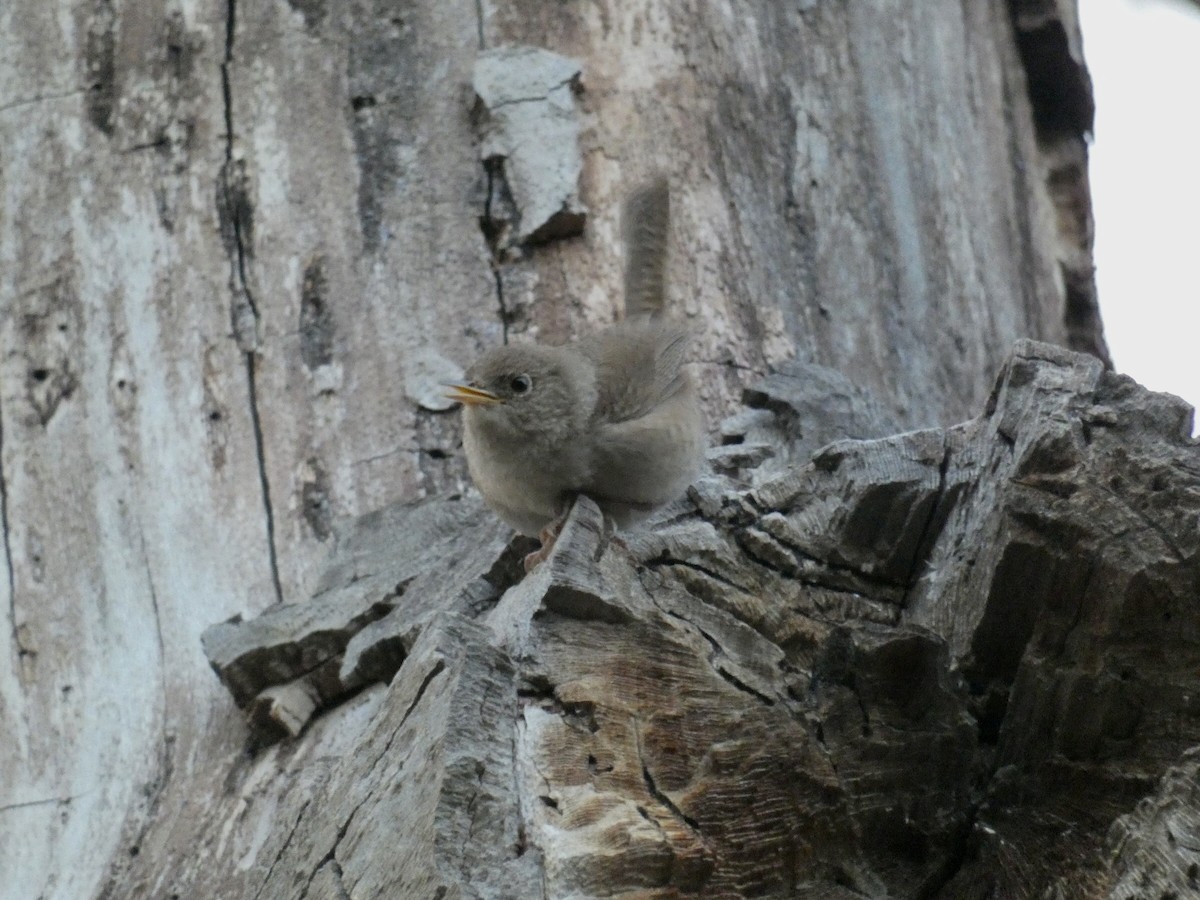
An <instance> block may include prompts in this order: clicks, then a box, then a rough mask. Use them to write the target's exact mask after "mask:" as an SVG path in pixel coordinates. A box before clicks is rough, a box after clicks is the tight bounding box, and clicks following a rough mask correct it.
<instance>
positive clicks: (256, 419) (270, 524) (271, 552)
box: [246, 353, 283, 603]
mask: <svg viewBox="0 0 1200 900" xmlns="http://www.w3.org/2000/svg"><path fill="white" fill-rule="evenodd" d="M256 360H257V356H256V355H255V354H254V353H247V354H246V383H247V386H248V387H249V391H250V422H251V425H252V426H253V428H254V450H255V455H256V456H257V458H258V481H259V485H260V486H261V488H262V498H263V513H264V514H265V516H266V525H267V555H268V557H269V560H270V564H271V584H272V585H273V586H274V588H275V602H276V603H283V585H282V583H281V582H280V580H279V554H278V552H277V550H276V547H275V512H274V509H273V507H272V506H271V482H270V479H269V478H268V477H267V458H266V452H265V449H264V443H263V430H262V419H261V417H260V416H259V412H258V387H257V383H256V375H255V369H256V365H255V362H256Z"/></svg>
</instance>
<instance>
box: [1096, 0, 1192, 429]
mask: <svg viewBox="0 0 1200 900" xmlns="http://www.w3.org/2000/svg"><path fill="white" fill-rule="evenodd" d="M1079 6H1080V12H1081V14H1082V17H1083V40H1084V54H1085V55H1086V57H1087V62H1088V67H1089V69H1090V70H1091V73H1092V80H1093V82H1094V84H1095V91H1096V136H1095V141H1094V143H1093V144H1092V147H1091V165H1090V171H1091V182H1092V197H1093V200H1094V202H1095V214H1096V251H1095V258H1096V280H1097V286H1098V289H1099V295H1100V310H1101V315H1102V317H1103V319H1104V326H1105V334H1106V337H1107V338H1108V345H1109V348H1110V349H1111V351H1112V355H1113V362H1114V364H1115V365H1116V367H1117V370H1118V371H1120V372H1124V373H1125V374H1127V375H1131V376H1132V377H1134V378H1136V379H1137V380H1138V381H1140V382H1141V383H1142V384H1144V385H1145V386H1146V387H1149V388H1151V389H1153V390H1157V391H1169V392H1171V393H1173V394H1178V395H1179V396H1181V397H1183V398H1184V399H1186V400H1187V401H1188V402H1189V403H1191V404H1192V405H1193V406H1194V405H1196V404H1198V403H1200V352H1198V350H1197V344H1198V343H1200V340H1198V339H1200V8H1197V7H1196V6H1195V5H1192V4H1189V3H1186V2H1183V0H1080V2H1079Z"/></svg>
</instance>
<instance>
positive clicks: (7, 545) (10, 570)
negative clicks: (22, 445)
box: [0, 406, 21, 656]
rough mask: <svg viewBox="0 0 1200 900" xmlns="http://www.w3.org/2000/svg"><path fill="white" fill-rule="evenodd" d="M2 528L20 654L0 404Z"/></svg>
mask: <svg viewBox="0 0 1200 900" xmlns="http://www.w3.org/2000/svg"><path fill="white" fill-rule="evenodd" d="M0 530H2V531H3V535H2V537H3V541H4V568H5V573H6V575H7V577H8V618H9V628H10V630H11V633H12V642H13V652H14V653H15V654H17V655H18V656H20V653H21V638H20V635H18V634H17V587H16V581H17V580H16V576H15V574H14V572H13V558H12V544H11V542H10V529H9V526H8V478H7V475H6V473H5V469H4V409H3V407H2V406H0Z"/></svg>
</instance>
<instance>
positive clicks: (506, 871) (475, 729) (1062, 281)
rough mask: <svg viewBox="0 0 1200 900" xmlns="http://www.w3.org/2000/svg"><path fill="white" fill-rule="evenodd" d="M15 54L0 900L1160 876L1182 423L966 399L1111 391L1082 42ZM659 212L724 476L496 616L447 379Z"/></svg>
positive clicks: (1099, 410)
mask: <svg viewBox="0 0 1200 900" xmlns="http://www.w3.org/2000/svg"><path fill="white" fill-rule="evenodd" d="M0 25H2V26H3V30H2V31H0V34H3V37H2V38H0V153H2V157H0V183H2V185H3V205H2V207H0V316H2V318H0V342H2V346H3V350H4V356H3V365H2V367H0V525H2V526H3V537H4V541H3V550H4V555H5V559H6V562H7V577H6V578H0V593H3V594H4V595H5V596H6V597H7V598H8V602H7V604H6V608H7V610H8V615H9V620H10V637H9V639H8V640H6V641H5V642H4V643H3V651H2V653H3V655H2V656H0V715H2V716H3V728H4V731H5V734H6V741H5V743H4V745H3V748H2V749H0V871H3V873H4V875H3V886H2V887H0V893H3V894H4V896H8V895H11V896H13V897H16V898H25V897H47V898H51V897H64V898H75V897H92V896H96V895H103V896H109V897H113V898H117V897H131V896H132V897H142V896H145V897H171V896H175V897H209V896H211V897H237V896H245V897H262V898H268V897H269V898H276V897H281V898H282V897H302V896H311V897H339V896H346V895H349V896H353V897H364V898H367V897H402V898H408V897H452V896H493V897H527V896H541V895H546V896H551V897H557V896H568V895H570V896H594V895H619V894H627V895H634V894H639V892H640V895H641V896H674V895H677V894H686V893H689V892H690V893H693V894H697V895H700V896H711V897H719V896H731V897H736V896H751V895H754V896H763V895H794V896H813V897H837V896H856V895H867V896H880V897H882V896H926V897H928V896H934V895H935V894H939V893H940V896H945V897H957V896H980V897H982V896H989V894H988V893H987V892H988V891H989V890H992V892H993V893H992V894H990V896H1020V895H1022V894H1023V893H1029V894H1034V893H1038V892H1041V891H1043V890H1049V889H1053V888H1055V887H1056V888H1057V889H1058V890H1059V891H1060V893H1061V894H1062V895H1064V896H1080V897H1083V896H1101V895H1104V894H1105V892H1107V891H1109V890H1110V889H1111V890H1112V891H1113V892H1115V895H1116V896H1122V897H1125V896H1130V897H1132V896H1137V895H1138V894H1137V891H1139V890H1142V889H1143V888H1144V886H1145V884H1149V885H1154V886H1161V887H1162V888H1163V889H1166V888H1167V887H1177V886H1178V885H1183V887H1182V888H1179V890H1181V891H1182V890H1186V884H1187V879H1188V878H1192V879H1193V880H1194V879H1195V877H1196V876H1195V863H1196V860H1195V859H1194V856H1195V853H1194V851H1193V850H1192V849H1189V848H1190V847H1194V846H1195V845H1196V843H1197V842H1196V840H1194V836H1195V833H1196V827H1195V815H1194V811H1195V802H1194V800H1195V798H1194V796H1192V795H1190V794H1189V793H1188V792H1189V791H1193V793H1194V788H1193V787H1189V785H1192V784H1193V782H1192V781H1189V778H1191V777H1192V776H1194V774H1195V770H1196V760H1195V757H1194V755H1192V756H1189V755H1186V754H1185V752H1184V751H1185V750H1186V749H1187V748H1188V747H1190V746H1193V745H1196V744H1200V725H1198V721H1197V720H1198V717H1197V714H1196V713H1197V710H1196V708H1195V702H1196V701H1195V699H1194V698H1195V697H1196V696H1200V693H1198V692H1197V690H1196V689H1197V687H1200V686H1198V685H1197V684H1196V681H1197V675H1196V658H1197V649H1196V648H1197V642H1198V637H1197V633H1196V628H1197V626H1196V621H1197V620H1196V610H1195V596H1196V591H1197V585H1198V584H1200V580H1198V576H1197V574H1196V573H1197V564H1198V552H1200V551H1198V550H1197V538H1196V535H1195V532H1196V528H1195V522H1196V515H1197V510H1196V509H1195V505H1196V497H1197V496H1198V495H1200V473H1198V471H1197V463H1196V452H1195V448H1194V446H1192V445H1191V444H1189V443H1188V441H1187V439H1186V437H1184V436H1182V432H1181V431H1180V430H1179V429H1180V428H1181V427H1182V425H1181V422H1182V419H1183V417H1184V411H1183V410H1182V409H1181V408H1180V407H1178V406H1177V405H1175V404H1172V403H1171V402H1169V401H1167V400H1164V399H1162V398H1155V397H1153V396H1150V395H1146V394H1144V393H1139V392H1138V391H1137V390H1136V389H1135V388H1133V387H1132V386H1131V385H1129V384H1127V383H1126V382H1124V381H1121V380H1120V379H1115V378H1114V377H1112V376H1109V375H1104V374H1102V373H1101V370H1100V367H1099V365H1098V364H1096V363H1094V362H1092V361H1089V360H1087V359H1085V358H1083V357H1078V356H1071V355H1065V354H1064V353H1063V352H1061V351H1056V350H1052V349H1050V348H1048V347H1046V346H1045V345H1034V344H1022V345H1021V347H1020V349H1019V350H1018V352H1017V355H1016V356H1015V357H1014V359H1013V361H1012V362H1010V363H1009V364H1008V365H1007V367H1006V368H1004V369H1003V374H1002V376H1001V380H1000V383H999V384H1000V386H999V388H998V389H997V390H996V391H995V392H994V393H993V392H992V386H993V383H994V381H995V379H996V375H997V372H999V371H1001V368H1002V363H1003V360H1004V359H1005V358H1006V356H1007V355H1008V353H1009V349H1010V347H1011V346H1012V344H1013V342H1014V341H1015V340H1016V339H1018V338H1022V337H1033V338H1037V339H1040V340H1044V341H1049V342H1053V343H1057V344H1060V345H1065V346H1068V347H1072V348H1075V349H1079V350H1086V351H1090V352H1092V353H1095V354H1097V355H1100V356H1101V357H1102V356H1103V355H1104V350H1103V338H1102V335H1101V332H1100V327H1099V323H1098V320H1097V319H1096V316H1095V304H1094V291H1093V289H1092V283H1091V261H1090V212H1089V204H1088V195H1087V185H1086V168H1085V165H1086V156H1085V148H1084V144H1083V140H1082V134H1083V132H1084V131H1085V130H1086V129H1087V127H1088V126H1089V124H1090V115H1091V106H1090V104H1091V101H1090V95H1089V91H1088V81H1087V76H1086V72H1085V70H1084V69H1083V66H1082V61H1081V58H1080V55H1079V41H1078V33H1077V28H1076V26H1075V22H1074V10H1073V5H1072V4H1071V3H1070V2H1068V0H1059V2H1052V0H1040V2H1038V0H1011V2H1008V3H1005V2H1001V0H987V2H970V3H951V2H948V0H947V2H943V0H939V2H934V3H922V4H864V3H852V4H835V3H824V4H822V3H813V2H802V3H797V4H788V5H785V4H778V3H774V2H759V3H755V4H751V5H750V6H746V7H740V8H734V7H727V6H722V5H720V4H685V3H671V4H652V3H616V2H604V0H601V2H596V3H586V4H585V3H558V4H544V3H530V2H516V3H512V4H509V5H506V6H490V5H488V4H486V3H471V4H468V3H463V2H446V3H432V2H426V3H420V4H417V3H413V4H404V5H397V4H394V3H384V2H382V0H357V2H354V3H350V4H345V5H339V4H327V3H325V2H324V0H289V2H287V3H282V2H264V3H257V4H251V3H241V4H237V5H236V6H235V5H234V4H233V3H232V2H230V3H228V4H225V3H209V2H203V0H201V2H199V3H195V4H182V3H176V2H173V0H162V2H149V3H132V2H129V0H124V2H121V0H90V2H86V3H84V2H75V3H71V2H68V0H61V2H59V3H57V4H56V3H44V2H36V0H9V2H8V3H6V5H5V6H4V7H3V9H2V10H0ZM519 45H524V46H532V47H536V48H541V50H542V51H546V52H537V53H534V52H519V53H518V52H510V53H503V52H500V53H493V52H490V51H494V50H497V49H498V48H505V47H511V46H519ZM481 61H482V62H481ZM659 170H661V171H665V172H667V173H668V174H669V176H670V178H671V182H672V186H673V200H674V211H675V226H674V227H675V230H674V233H673V235H672V243H673V257H672V261H671V265H670V281H671V285H672V289H671V290H672V295H673V303H674V308H675V314H676V315H678V316H679V317H681V318H686V319H687V320H689V321H690V322H691V323H692V324H693V326H694V328H695V331H696V332H697V340H696V344H695V359H694V366H695V370H696V374H697V376H698V378H699V380H700V381H701V382H702V384H703V385H704V390H705V399H706V404H707V406H708V409H709V412H710V418H711V421H712V422H713V424H714V443H722V442H723V443H724V446H722V447H721V448H720V449H718V450H716V451H715V452H714V454H713V461H714V466H715V467H716V469H717V474H716V475H714V476H712V477H710V478H708V479H706V480H705V481H703V482H701V483H700V484H699V485H698V486H697V488H696V489H695V490H694V491H693V492H692V493H691V495H690V497H689V499H688V500H686V501H682V502H681V503H680V504H679V505H678V506H677V507H675V508H673V509H672V510H670V511H668V512H667V513H666V514H665V515H664V516H663V517H662V519H661V520H660V521H659V523H658V525H657V526H656V527H655V528H654V529H652V530H650V531H648V532H646V533H644V534H641V535H631V536H629V537H628V538H627V540H626V545H625V546H621V545H613V546H610V547H607V548H605V547H603V546H597V538H596V536H595V534H594V528H595V515H594V514H595V510H594V508H592V507H590V506H589V505H588V504H587V503H581V504H579V505H578V506H577V508H576V509H575V511H574V514H573V519H572V520H571V523H570V524H569V526H568V529H567V534H566V535H565V536H564V539H563V541H562V546H561V547H560V548H559V549H558V550H557V551H556V553H555V555H554V556H553V557H551V559H550V560H549V561H548V562H547V563H546V564H545V566H544V567H543V568H542V569H540V570H538V571H537V572H535V573H534V575H532V576H530V577H528V578H525V579H524V580H520V579H519V577H518V575H519V569H518V565H517V561H518V560H519V558H520V553H521V552H522V551H523V549H525V548H524V547H523V545H522V544H521V543H520V542H516V543H511V542H510V540H509V538H510V535H509V534H508V533H507V532H506V530H505V529H504V528H503V526H501V525H500V524H499V523H498V522H497V521H496V520H495V518H494V517H493V516H492V515H491V514H490V513H489V512H487V511H486V510H485V509H483V508H482V507H481V506H480V505H479V503H478V501H477V499H475V497H474V494H473V492H472V491H471V490H470V488H469V485H468V484H467V483H466V482H465V480H464V468H463V465H462V460H461V457H460V453H459V442H458V422H457V417H456V416H454V415H453V414H448V413H447V412H446V411H445V410H444V409H443V407H444V404H443V402H442V401H441V399H440V397H439V395H438V392H437V390H436V382H437V381H438V380H439V379H440V378H443V377H446V376H448V375H452V374H453V373H455V372H456V371H457V370H458V368H459V367H460V366H461V365H462V364H464V363H465V362H466V361H467V360H468V359H469V358H470V357H472V356H474V355H475V354H476V353H477V352H478V351H479V350H480V349H481V348H483V347H487V346H491V345H493V344H495V343H498V342H500V341H502V340H505V339H512V340H520V339H527V338H530V337H536V338H538V339H543V340H546V339H562V338H569V337H571V336H573V335H574V334H576V333H578V332H579V331H581V330H583V329H585V328H588V327H592V326H593V325H595V324H597V323H603V322H607V321H610V320H611V319H613V318H614V317H615V316H616V315H617V314H618V313H619V310H620V290H619V284H620V274H619V273H620V260H619V255H618V252H617V247H616V240H617V235H618V229H617V227H616V218H615V217H616V210H617V203H618V200H619V198H620V197H621V195H622V194H623V193H624V192H625V191H627V190H628V189H629V188H630V187H631V186H633V185H634V184H636V183H638V182H639V181H641V180H642V179H643V178H644V177H645V176H646V175H647V174H649V173H650V172H652V171H659ZM835 370H840V371H841V372H844V373H845V376H849V380H847V378H846V377H845V376H843V375H839V374H838V372H837V371H835ZM747 387H749V388H750V389H749V390H747V391H746V392H745V395H744V400H745V404H744V405H743V404H742V400H743V389H745V388H747ZM989 396H990V398H991V399H989ZM981 412H982V413H983V414H982V416H980V413H981ZM731 414H732V417H731V418H728V419H727V418H726V417H727V416H730V415H731ZM972 416H980V417H979V418H977V419H976V420H975V421H974V422H973V423H971V424H969V425H967V426H961V427H958V428H949V429H945V428H943V426H946V425H948V424H950V423H953V422H956V421H960V420H962V419H964V418H968V417H972ZM722 421H723V422H724V424H723V425H721V426H720V427H719V428H718V424H717V423H721V422H722ZM912 428H925V429H926V430H924V431H918V432H913V433H909V434H907V435H901V436H900V437H893V438H887V437H885V436H886V435H888V434H892V433H894V432H899V431H903V430H905V429H912ZM717 432H719V434H718V433H717ZM845 438H855V439H872V438H874V439H876V440H863V441H859V442H854V441H851V442H842V443H836V444H834V445H832V446H831V447H828V448H826V449H824V450H821V451H820V452H819V453H817V455H816V456H815V457H813V453H814V451H817V450H819V448H820V447H821V445H823V444H826V443H828V442H829V441H831V440H835V439H845ZM810 458H811V460H810ZM416 501H423V502H420V503H416ZM356 517H357V518H356ZM341 520H353V521H352V524H350V525H346V526H341V527H338V528H335V524H334V523H335V522H337V521H341ZM599 551H604V552H603V553H600V558H599V560H597V559H596V557H597V553H598V552H599ZM314 594H315V596H314ZM310 597H311V598H312V599H311V600H310V599H309V598H310ZM235 615H240V616H242V617H244V621H243V622H241V623H240V624H238V623H227V624H222V625H217V626H215V627H213V628H211V629H210V630H208V631H207V632H206V629H209V627H210V626H213V625H214V623H221V622H226V620H229V619H230V618H231V617H233V616H235ZM202 634H204V636H205V637H204V647H203V650H204V652H202V646H201V635H202ZM205 652H206V653H207V654H208V659H207V660H206V658H205ZM210 661H211V663H212V665H213V666H214V667H215V668H217V670H218V671H219V673H220V675H221V678H222V679H223V681H224V685H222V683H221V682H220V681H218V679H217V678H216V677H214V675H213V672H212V670H211V669H210V667H209V662H210ZM226 688H228V690H226ZM231 695H232V700H231V699H230V697H231ZM238 706H241V707H244V708H246V709H247V710H248V711H249V713H250V715H249V718H248V719H247V718H246V717H243V716H242V715H241V714H240V713H239V711H238V709H237V707H238ZM247 723H248V724H247ZM293 733H295V734H298V736H297V737H291V736H290V735H291V734H293ZM281 735H282V736H283V738H282V739H280V738H281ZM1172 766H1175V767H1176V768H1174V769H1171V772H1170V773H1169V774H1168V769H1170V767H1172ZM1164 776H1165V777H1164ZM1160 777H1162V778H1163V780H1162V782H1161V785H1160V784H1159V783H1158V779H1159V778H1160ZM1151 794H1153V795H1154V796H1153V797H1152V799H1150V800H1148V801H1147V802H1146V803H1145V804H1143V805H1142V806H1138V801H1139V799H1140V798H1142V797H1145V796H1149V795H1151ZM1135 807H1136V811H1135ZM1122 814H1125V816H1124V818H1121V819H1119V820H1118V822H1117V824H1116V825H1113V826H1112V829H1111V834H1112V835H1113V836H1114V837H1113V840H1114V841H1115V843H1114V844H1113V845H1112V846H1113V849H1111V850H1105V849H1104V845H1103V838H1104V835H1105V833H1106V830H1107V829H1109V826H1110V824H1111V823H1113V822H1114V819H1116V817H1118V816H1120V815H1122ZM1164 821H1165V822H1168V823H1169V826H1168V827H1169V828H1170V829H1172V830H1171V831H1170V834H1171V835H1172V836H1173V837H1172V840H1173V841H1175V843H1172V844H1168V843H1167V842H1166V841H1165V839H1164V838H1163V828H1162V823H1163V822H1164ZM1063 828H1067V829H1070V830H1069V832H1068V833H1066V834H1065V835H1064V834H1063V831H1062V830H1063ZM1189 828H1190V829H1191V831H1190V834H1191V835H1192V838H1186V835H1187V834H1188V833H1189V832H1188V829H1189ZM1178 835H1185V839H1180V840H1176V836H1178ZM1189 840H1190V841H1191V843H1189ZM1187 854H1191V856H1189V855H1187ZM1189 865H1191V866H1192V868H1191V869H1189V868H1188V866H1189ZM1139 879H1148V880H1146V881H1145V884H1143V882H1141V881H1139ZM1121 891H1125V893H1121ZM839 892H840V893H839ZM1181 895H1182V894H1181Z"/></svg>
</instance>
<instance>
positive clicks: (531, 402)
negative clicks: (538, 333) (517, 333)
mask: <svg viewBox="0 0 1200 900" xmlns="http://www.w3.org/2000/svg"><path fill="white" fill-rule="evenodd" d="M449 387H450V391H449V392H448V394H447V396H448V397H450V399H452V400H457V401H458V402H460V403H462V404H463V406H464V407H465V412H466V415H468V416H470V417H471V418H472V420H473V422H474V423H475V424H477V425H478V426H479V427H480V428H482V429H485V430H487V431H489V432H492V433H494V434H495V435H496V437H498V438H506V439H509V440H530V439H534V438H549V439H550V440H551V441H552V442H553V441H557V440H560V439H562V438H565V437H569V435H570V434H572V433H577V432H579V431H580V430H582V429H583V428H585V427H586V425H587V422H588V420H589V419H590V418H591V415H592V411H593V409H594V408H595V406H596V372H595V367H594V365H593V364H592V362H591V361H590V360H589V359H587V358H586V357H585V356H583V355H582V354H581V353H579V352H578V351H577V350H573V349H571V348H567V347H546V346H541V345H536V344H526V345H509V346H505V347H498V348H496V349H495V350H491V351H489V352H488V353H486V354H484V355H483V356H482V357H480V358H479V360H478V361H477V362H476V363H475V364H474V365H472V366H471V367H470V368H469V369H467V373H466V381H465V383H463V384H452V385H449Z"/></svg>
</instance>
